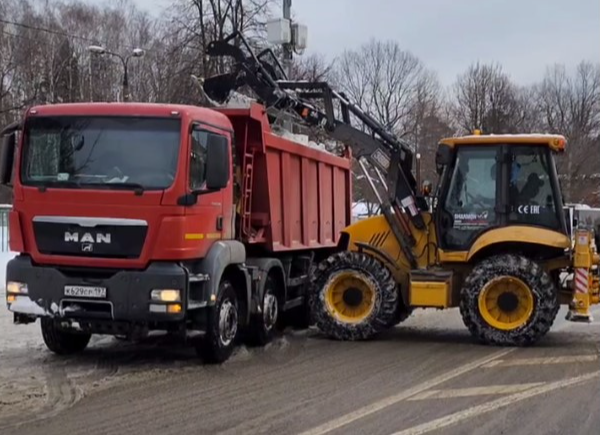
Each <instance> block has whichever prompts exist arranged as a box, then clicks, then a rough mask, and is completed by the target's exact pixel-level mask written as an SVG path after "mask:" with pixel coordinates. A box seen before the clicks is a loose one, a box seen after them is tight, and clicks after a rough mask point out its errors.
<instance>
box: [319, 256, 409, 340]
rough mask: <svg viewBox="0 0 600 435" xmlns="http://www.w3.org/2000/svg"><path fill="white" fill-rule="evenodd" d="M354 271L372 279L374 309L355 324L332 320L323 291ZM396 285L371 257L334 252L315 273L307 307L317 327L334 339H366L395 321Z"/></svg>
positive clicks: (382, 267)
mask: <svg viewBox="0 0 600 435" xmlns="http://www.w3.org/2000/svg"><path fill="white" fill-rule="evenodd" d="M348 269H351V270H354V271H357V272H359V273H361V274H363V275H365V276H366V277H367V279H369V280H371V281H372V283H373V284H374V286H375V288H376V289H377V294H376V296H375V307H374V309H373V312H372V313H371V315H370V316H369V318H367V319H365V321H363V322H361V323H358V324H349V323H343V322H340V321H339V320H337V319H335V318H334V317H333V316H331V314H330V313H329V311H328V310H327V306H326V303H325V296H324V292H323V290H324V288H325V285H326V283H327V281H328V279H329V278H330V277H331V276H332V275H333V274H335V273H336V272H340V271H342V270H348ZM397 288H398V286H397V284H396V282H395V280H394V278H393V276H392V274H391V272H390V271H389V269H388V268H387V267H386V266H385V265H384V264H383V263H381V262H380V261H378V260H377V259H376V258H374V257H373V256H370V255H367V254H364V253H359V252H351V251H343V252H339V253H336V254H334V255H332V256H330V257H328V258H327V259H325V260H324V261H322V262H321V263H320V264H319V265H318V267H317V269H316V270H315V273H314V279H313V281H312V285H311V288H310V292H309V305H310V309H311V313H312V315H313V317H314V319H313V320H314V322H315V324H316V326H317V328H318V329H319V330H320V331H321V332H322V333H323V334H325V335H326V336H329V337H331V338H334V339H336V340H343V341H354V340H367V339H370V338H372V337H374V336H375V335H377V334H378V333H380V332H382V331H384V330H386V329H389V328H390V327H391V326H393V325H394V324H395V322H396V321H397V313H398V304H399V297H398V291H397Z"/></svg>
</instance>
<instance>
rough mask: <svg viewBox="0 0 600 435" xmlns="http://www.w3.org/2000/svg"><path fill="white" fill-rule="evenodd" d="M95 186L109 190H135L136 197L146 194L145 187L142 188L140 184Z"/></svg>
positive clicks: (126, 183)
mask: <svg viewBox="0 0 600 435" xmlns="http://www.w3.org/2000/svg"><path fill="white" fill-rule="evenodd" d="M94 186H102V187H104V188H107V189H124V190H127V189H133V191H134V192H135V194H136V195H141V194H143V193H144V186H142V185H141V184H139V183H131V182H125V183H102V184H100V183H97V184H94Z"/></svg>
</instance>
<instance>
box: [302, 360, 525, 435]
mask: <svg viewBox="0 0 600 435" xmlns="http://www.w3.org/2000/svg"><path fill="white" fill-rule="evenodd" d="M515 350H517V348H510V349H504V350H501V351H498V352H494V353H493V354H492V355H489V356H487V357H485V358H481V359H478V360H476V361H473V362H471V363H468V364H465V365H463V366H462V367H457V368H456V369H454V370H450V371H449V372H446V373H444V374H441V375H439V376H436V377H435V378H433V379H430V380H429V381H425V382H423V383H421V384H419V385H416V386H414V387H412V388H409V389H408V390H405V391H403V392H402V393H398V394H394V395H393V396H389V397H386V398H384V399H381V400H378V401H376V402H373V403H371V404H369V405H366V406H363V407H362V408H359V409H357V410H355V411H352V412H349V413H348V414H346V415H343V416H341V417H338V418H336V419H334V420H330V421H328V422H327V423H324V424H322V425H319V426H316V427H314V428H312V429H309V430H307V431H305V432H302V433H300V434H299V435H322V434H325V433H327V432H331V431H332V430H336V429H339V428H341V427H343V426H346V425H348V424H350V423H352V422H354V421H356V420H360V419H361V418H364V417H366V416H368V415H371V414H374V413H376V412H379V411H381V410H383V409H385V408H388V407H390V406H392V405H395V404H396V403H399V402H402V401H403V400H406V399H408V398H409V397H412V396H414V395H416V394H419V393H422V392H423V391H426V390H429V389H431V388H433V387H435V386H436V385H439V384H442V383H444V382H446V381H449V380H450V379H454V378H456V377H458V376H461V375H464V374H465V373H468V372H470V371H473V370H476V369H478V368H479V367H481V366H482V365H484V364H488V363H490V362H491V361H494V360H495V359H498V358H502V357H504V356H506V355H508V354H509V353H512V352H514V351H515Z"/></svg>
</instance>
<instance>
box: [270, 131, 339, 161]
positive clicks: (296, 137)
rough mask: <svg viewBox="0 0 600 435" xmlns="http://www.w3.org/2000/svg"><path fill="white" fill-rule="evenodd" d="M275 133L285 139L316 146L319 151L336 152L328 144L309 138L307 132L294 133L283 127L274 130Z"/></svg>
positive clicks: (312, 146)
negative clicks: (329, 148) (330, 149)
mask: <svg viewBox="0 0 600 435" xmlns="http://www.w3.org/2000/svg"><path fill="white" fill-rule="evenodd" d="M273 133H274V134H276V135H277V136H279V137H283V138H284V139H288V140H291V141H293V142H296V143H299V144H301V145H304V146H307V147H310V148H314V149H316V150H319V151H324V152H326V153H328V154H332V155H335V154H334V153H332V152H331V151H329V150H328V149H327V145H326V144H324V143H317V142H314V141H312V140H310V139H309V138H308V135H306V134H298V133H292V132H290V131H287V130H283V129H278V130H273Z"/></svg>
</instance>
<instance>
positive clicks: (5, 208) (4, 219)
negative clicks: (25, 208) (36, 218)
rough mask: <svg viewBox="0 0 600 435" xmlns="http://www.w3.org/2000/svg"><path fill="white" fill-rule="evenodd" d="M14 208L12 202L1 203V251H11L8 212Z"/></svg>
mask: <svg viewBox="0 0 600 435" xmlns="http://www.w3.org/2000/svg"><path fill="white" fill-rule="evenodd" d="M11 210H12V205H10V204H0V252H9V251H10V248H9V247H8V213H9V212H10V211H11Z"/></svg>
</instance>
